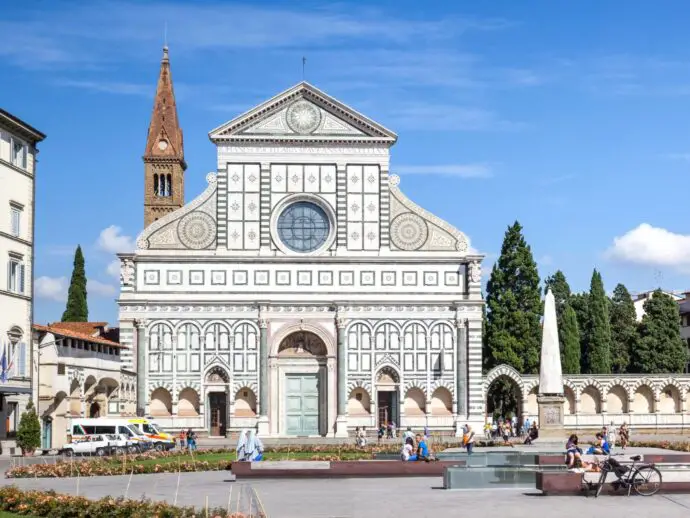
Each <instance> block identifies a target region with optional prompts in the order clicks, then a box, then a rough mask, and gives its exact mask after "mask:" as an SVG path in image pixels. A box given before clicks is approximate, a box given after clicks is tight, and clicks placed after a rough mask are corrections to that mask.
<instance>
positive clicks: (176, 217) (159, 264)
mask: <svg viewBox="0 0 690 518" xmlns="http://www.w3.org/2000/svg"><path fill="white" fill-rule="evenodd" d="M165 69H168V70H167V74H168V75H167V77H170V76H169V61H168V56H167V51H166V52H165V54H164V58H163V63H162V73H164V72H163V70H165ZM161 88H162V87H161V81H159V86H158V92H157V94H156V101H155V103H156V106H158V105H159V104H165V105H166V106H171V103H170V96H173V94H172V83H171V82H170V81H168V82H167V83H165V82H163V89H161ZM166 89H167V90H166ZM173 97H174V96H173ZM166 99H167V100H166ZM172 105H173V106H174V104H172ZM157 113H160V110H157V108H154V118H155V117H157V116H158V115H157ZM171 117H172V114H171V113H168V115H167V120H170V118H171ZM174 120H175V121H177V115H176V114H175V116H174ZM160 125H161V124H160V123H159V122H156V121H152V122H151V127H159V126H160ZM178 129H179V128H173V127H168V128H166V130H165V132H164V133H163V132H157V131H150V132H149V142H148V143H147V150H148V149H154V150H155V149H158V150H159V151H162V152H164V151H167V150H168V149H170V148H171V147H172V148H173V149H174V151H175V152H174V156H170V157H168V160H169V161H170V163H174V164H175V167H178V168H181V169H183V167H182V164H183V163H184V153H183V148H182V141H181V132H179V133H178V132H177V130H178ZM178 134H179V135H180V140H179V141H177V142H176V141H175V137H174V135H178ZM151 139H153V140H151ZM210 139H211V141H212V142H213V143H214V144H215V145H216V150H217V169H216V171H213V172H211V173H209V174H208V175H207V177H206V179H207V181H208V187H207V188H206V190H205V191H204V192H203V193H201V194H200V195H199V196H197V197H196V198H195V199H194V200H192V201H191V202H189V203H188V204H186V205H184V206H183V207H181V208H179V209H177V210H174V211H172V212H169V213H168V214H164V215H161V216H160V217H159V218H158V219H157V220H154V221H153V222H152V223H151V224H150V225H148V226H147V227H146V229H145V230H144V231H143V232H142V233H141V234H140V236H139V237H138V240H137V250H136V252H135V253H133V254H120V259H121V267H122V270H121V294H120V298H119V307H120V329H121V342H122V343H123V344H124V345H126V346H127V347H128V348H129V349H131V351H132V352H133V354H132V356H131V357H128V358H127V359H126V361H127V362H128V364H129V365H130V366H131V367H132V368H133V369H136V372H137V373H138V386H137V391H138V393H137V396H138V401H139V408H138V412H139V413H140V414H145V415H151V416H153V417H155V419H156V421H157V422H160V423H161V424H162V425H163V426H166V427H168V428H171V429H180V428H189V427H191V428H195V429H197V430H203V431H207V432H208V433H209V434H210V435H211V436H223V435H226V434H227V433H228V432H229V431H231V430H235V429H241V428H246V427H250V426H257V427H258V429H259V432H260V433H262V434H264V435H271V436H317V435H330V436H333V435H335V436H345V435H346V434H347V432H348V430H350V429H353V428H354V427H356V426H367V427H372V428H373V427H376V426H378V424H379V423H381V422H384V421H392V422H395V423H396V424H397V425H398V426H415V427H420V426H429V427H430V428H432V429H435V430H439V431H441V430H444V431H454V430H456V429H458V428H459V424H465V423H466V422H471V423H472V422H474V423H476V424H480V423H482V422H483V419H484V415H483V412H484V402H483V387H482V372H481V354H482V351H481V343H482V330H481V323H482V311H481V308H482V305H483V300H482V296H481V289H480V282H481V268H480V264H481V259H482V256H480V255H474V254H472V252H471V249H470V248H469V243H468V240H467V238H466V236H465V235H464V234H463V233H462V232H460V231H459V230H457V229H455V228H454V227H452V226H451V225H449V224H448V223H446V222H444V221H442V220H441V219H439V218H437V217H436V216H434V215H432V214H431V213H429V212H427V211H426V210H424V209H422V208H421V207H419V206H418V205H416V204H415V203H414V202H412V201H411V200H410V199H409V198H407V196H405V194H403V192H402V191H401V189H400V185H399V184H400V179H399V178H398V177H397V176H396V175H393V174H391V173H390V151H391V147H392V146H393V145H394V144H395V142H396V140H397V136H396V135H395V134H394V133H392V132H391V131H390V130H388V129H386V128H384V127H383V126H381V125H380V124H378V123H376V122H374V121H372V120H370V119H368V118H367V117H365V116H364V115H362V114H360V113H358V112H356V111H355V110H353V109H352V108H350V107H348V106H346V105H344V104H342V103H341V102H339V101H337V100H336V99H334V98H332V97H330V96H328V95H327V94H326V93H324V92H322V91H320V90H318V89H317V88H315V87H313V86H311V85H309V84H307V83H304V82H302V83H300V84H298V85H296V86H294V87H293V88H290V89H288V90H286V91H284V92H282V93H280V94H278V95H277V96H275V97H273V98H272V99H270V100H268V101H266V102H265V103H263V104H261V105H260V106H257V107H256V108H254V109H252V110H250V111H248V112H247V113H245V114H243V115H240V116H239V117H237V118H236V119H234V120H232V121H230V122H228V123H226V124H223V125H222V126H220V127H218V128H216V129H215V130H213V131H211V133H210ZM164 141H165V143H164V144H163V143H162V142H164ZM171 145H172V146H171ZM151 174H159V173H157V172H156V171H155V170H153V169H152V168H150V167H148V164H147V165H145V184H146V185H151V186H155V185H156V184H155V180H152V179H151V177H150V175H151ZM170 178H171V183H170V184H169V185H166V189H164V190H162V191H161V190H160V189H159V190H158V191H156V190H155V189H154V191H153V192H154V195H155V196H158V197H165V198H168V197H169V196H170V195H169V192H172V193H179V194H183V187H184V186H183V184H182V183H181V178H182V175H181V174H180V175H174V174H171V177H170ZM176 178H178V180H177V183H176V180H175V179H176ZM165 181H166V182H167V181H168V180H167V177H166V180H165ZM158 182H159V183H158V186H160V178H159V181H158ZM168 189H169V190H168ZM147 195H148V191H147ZM145 202H146V200H145Z"/></svg>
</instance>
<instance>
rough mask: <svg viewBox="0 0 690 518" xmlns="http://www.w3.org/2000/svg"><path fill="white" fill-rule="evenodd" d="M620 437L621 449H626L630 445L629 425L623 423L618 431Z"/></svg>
mask: <svg viewBox="0 0 690 518" xmlns="http://www.w3.org/2000/svg"><path fill="white" fill-rule="evenodd" d="M618 437H620V441H621V448H622V449H625V447H626V446H627V445H628V442H630V430H628V425H627V424H625V423H623V424H622V425H621V427H620V428H619V429H618Z"/></svg>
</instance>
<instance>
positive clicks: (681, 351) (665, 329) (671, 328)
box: [632, 290, 687, 374]
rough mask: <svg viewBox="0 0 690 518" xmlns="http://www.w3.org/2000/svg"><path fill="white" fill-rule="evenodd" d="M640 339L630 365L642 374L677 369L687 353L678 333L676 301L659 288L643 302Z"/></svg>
mask: <svg viewBox="0 0 690 518" xmlns="http://www.w3.org/2000/svg"><path fill="white" fill-rule="evenodd" d="M644 311H645V315H644V316H643V317H642V322H641V323H640V340H639V343H638V344H637V347H635V348H634V349H633V351H632V362H633V368H634V369H635V371H636V372H639V373H642V374H659V373H680V372H683V369H684V368H685V363H686V362H687V353H686V350H685V345H684V343H683V340H682V339H681V337H680V313H679V309H678V304H677V303H676V301H675V300H673V298H672V297H670V296H669V295H666V294H665V293H663V292H662V291H661V290H656V291H655V292H654V293H653V294H652V296H651V298H649V299H647V300H646V301H645V303H644Z"/></svg>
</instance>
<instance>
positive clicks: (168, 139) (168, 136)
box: [143, 44, 187, 226]
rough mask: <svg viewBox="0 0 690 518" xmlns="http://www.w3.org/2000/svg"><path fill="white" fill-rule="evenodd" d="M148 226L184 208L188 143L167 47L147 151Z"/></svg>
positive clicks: (145, 171) (145, 168)
mask: <svg viewBox="0 0 690 518" xmlns="http://www.w3.org/2000/svg"><path fill="white" fill-rule="evenodd" d="M143 158H144V176H145V180H144V181H145V192H144V225H145V226H148V225H150V224H151V223H152V222H154V221H155V220H157V219H158V218H160V217H161V216H164V215H165V214H167V213H169V212H172V211H174V210H176V209H179V208H180V207H182V205H184V171H185V169H187V163H186V162H185V160H184V142H183V139H182V129H181V128H180V122H179V119H178V116H177V105H176V103H175V91H174V89H173V81H172V74H171V72H170V56H169V54H168V46H167V44H166V45H164V46H163V57H162V58H161V65H160V72H159V74H158V86H157V87H156V97H155V98H154V100H153V113H152V114H151V122H150V124H149V131H148V136H147V138H146V149H145V150H144V157H143Z"/></svg>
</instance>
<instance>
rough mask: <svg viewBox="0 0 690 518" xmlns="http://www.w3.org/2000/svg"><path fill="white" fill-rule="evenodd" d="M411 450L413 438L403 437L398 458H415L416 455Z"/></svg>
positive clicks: (412, 448)
mask: <svg viewBox="0 0 690 518" xmlns="http://www.w3.org/2000/svg"><path fill="white" fill-rule="evenodd" d="M413 451H414V439H412V437H408V438H407V439H405V444H404V445H403V447H402V450H401V451H400V458H401V459H402V461H403V462H408V461H415V460H417V455H415V454H413V453H412V452H413Z"/></svg>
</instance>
